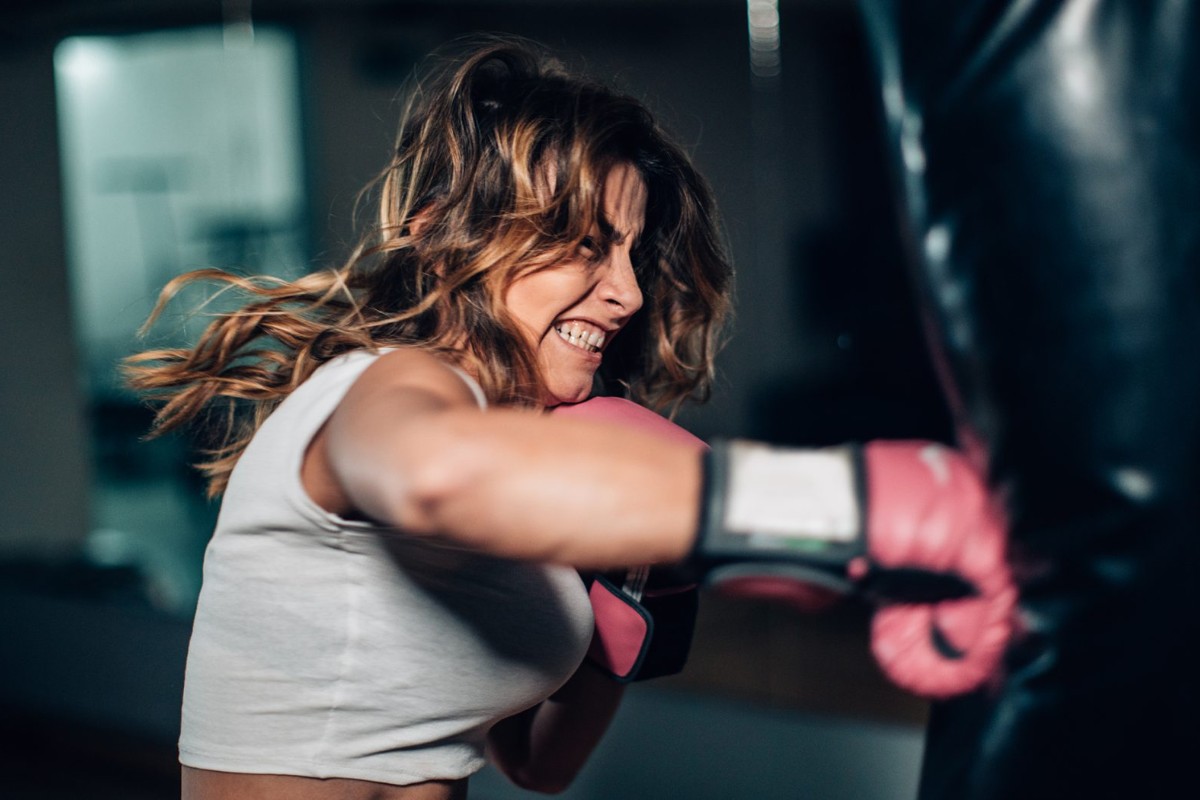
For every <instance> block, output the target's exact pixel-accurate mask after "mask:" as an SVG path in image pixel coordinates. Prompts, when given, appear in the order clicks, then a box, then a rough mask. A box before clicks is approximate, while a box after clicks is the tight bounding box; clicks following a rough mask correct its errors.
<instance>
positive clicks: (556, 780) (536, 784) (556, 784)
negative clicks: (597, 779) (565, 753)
mask: <svg viewBox="0 0 1200 800" xmlns="http://www.w3.org/2000/svg"><path fill="white" fill-rule="evenodd" d="M505 774H506V776H507V777H508V779H509V780H510V781H512V783H513V785H514V786H516V787H517V788H518V789H524V790H525V791H527V792H537V793H538V794H562V793H563V792H565V791H566V790H567V789H568V788H569V787H570V786H571V783H572V782H574V780H575V775H576V773H575V772H571V773H570V774H566V773H564V772H562V771H560V770H555V771H553V772H544V771H539V770H530V769H522V770H514V771H512V772H507V773H505Z"/></svg>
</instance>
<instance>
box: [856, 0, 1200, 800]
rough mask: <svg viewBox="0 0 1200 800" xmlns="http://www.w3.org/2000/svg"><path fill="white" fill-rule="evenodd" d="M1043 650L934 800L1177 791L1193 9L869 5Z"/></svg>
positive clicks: (1191, 486)
mask: <svg viewBox="0 0 1200 800" xmlns="http://www.w3.org/2000/svg"><path fill="white" fill-rule="evenodd" d="M860 7H861V10H862V11H863V17H864V21H865V23H866V25H867V29H868V36H869V37H870V39H871V46H872V49H873V53H874V55H875V58H876V66H877V68H878V70H879V75H880V78H881V82H880V89H881V98H882V102H883V105H884V111H885V114H886V117H887V124H888V133H889V146H890V147H891V148H892V149H893V151H894V152H893V155H894V162H895V165H896V175H897V177H898V178H899V184H898V185H899V186H900V187H901V191H902V193H903V205H904V207H905V212H906V214H905V216H906V220H905V222H906V227H907V232H908V236H909V244H910V246H911V251H912V252H911V256H912V259H911V260H912V264H913V266H914V274H915V277H916V279H917V281H918V284H919V287H920V294H921V296H922V299H923V301H924V312H925V315H926V319H927V323H928V328H929V331H930V334H931V340H932V344H933V347H934V350H935V351H936V353H937V356H936V358H937V360H938V366H939V368H940V371H941V375H942V378H943V382H944V384H945V388H946V390H947V393H948V396H949V399H950V403H951V406H952V413H953V414H954V415H955V420H956V426H957V429H958V435H959V439H960V443H961V444H962V445H963V446H964V447H965V448H966V449H967V451H968V452H969V453H970V454H971V455H972V456H973V457H974V458H976V459H978V460H979V462H980V465H981V466H983V467H984V468H986V470H987V472H988V475H989V477H990V480H991V482H992V485H993V487H994V490H995V491H996V492H998V493H1000V494H1001V496H1002V497H1003V499H1004V501H1005V503H1006V507H1007V509H1008V512H1009V516H1010V522H1011V544H1010V561H1011V562H1012V563H1013V566H1014V571H1015V573H1016V576H1017V579H1018V582H1019V585H1020V589H1021V601H1020V624H1021V625H1022V626H1023V629H1024V631H1023V634H1022V635H1021V638H1020V639H1019V640H1018V641H1017V642H1015V643H1014V644H1013V645H1012V646H1011V647H1010V650H1009V653H1008V656H1007V659H1006V674H1005V676H1004V679H1003V681H1002V682H1001V683H1000V684H999V685H998V686H996V687H993V688H991V689H989V690H987V691H983V692H979V693H977V694H975V695H972V696H969V697H966V698H962V699H959V700H955V701H950V702H947V703H943V704H939V705H937V706H935V708H934V709H933V712H932V715H931V721H930V726H929V730H928V739H927V746H926V752H925V763H924V766H923V773H922V785H921V798H922V800H948V799H949V798H954V800H979V799H980V798H989V799H992V798H1020V800H1033V799H1036V798H1087V799H1088V800H1091V799H1093V798H1102V797H1121V798H1134V797H1137V798H1158V797H1170V796H1174V795H1175V793H1176V792H1177V791H1183V792H1185V793H1187V792H1189V791H1190V790H1187V789H1186V788H1185V787H1187V786H1188V785H1192V784H1194V769H1193V766H1192V762H1193V759H1194V758H1195V752H1196V746H1197V744H1200V734H1198V733H1197V731H1198V730H1200V718H1198V714H1200V708H1198V704H1197V687H1196V685H1197V682H1198V681H1200V678H1198V672H1200V670H1198V668H1197V661H1196V655H1195V650H1197V649H1198V648H1197V645H1198V644H1200V628H1198V625H1197V619H1198V618H1200V603H1198V602H1197V591H1198V590H1197V587H1200V580H1198V579H1197V577H1196V571H1197V567H1198V566H1200V559H1198V555H1200V548H1198V547H1197V543H1198V541H1200V503H1198V500H1197V498H1200V358H1198V357H1197V355H1196V354H1197V353H1198V352H1200V124H1198V123H1200V25H1198V9H1197V4H1195V3H1192V2H1187V1H1186V0H1056V1H1054V2H1050V1H1049V0H1011V1H1008V2H1002V1H999V0H954V2H946V0H861V4H860Z"/></svg>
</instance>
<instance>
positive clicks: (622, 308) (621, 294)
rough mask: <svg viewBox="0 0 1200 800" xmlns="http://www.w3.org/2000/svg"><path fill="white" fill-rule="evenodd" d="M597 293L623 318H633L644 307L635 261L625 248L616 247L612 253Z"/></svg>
mask: <svg viewBox="0 0 1200 800" xmlns="http://www.w3.org/2000/svg"><path fill="white" fill-rule="evenodd" d="M597 291H598V292H599V294H600V297H601V298H602V299H603V300H604V302H605V303H607V304H609V305H610V306H611V307H612V309H613V311H616V312H617V313H620V314H621V315H622V316H625V317H630V316H633V314H634V313H635V312H636V311H637V310H638V309H639V308H641V307H642V289H641V287H640V286H638V281H637V274H636V273H635V272H634V271H633V261H632V260H631V259H630V257H629V253H628V252H627V251H626V250H624V249H623V248H619V247H614V248H613V249H612V250H611V251H610V255H609V259H608V264H607V265H606V268H605V270H604V273H603V275H602V276H601V278H600V283H599V285H598V286H597Z"/></svg>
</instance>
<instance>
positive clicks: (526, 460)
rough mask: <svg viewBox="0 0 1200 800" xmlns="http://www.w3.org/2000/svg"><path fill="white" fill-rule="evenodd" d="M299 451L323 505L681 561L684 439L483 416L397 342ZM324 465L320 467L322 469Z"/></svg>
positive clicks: (480, 540)
mask: <svg viewBox="0 0 1200 800" xmlns="http://www.w3.org/2000/svg"><path fill="white" fill-rule="evenodd" d="M312 450H313V451H314V452H311V453H310V456H309V458H308V459H307V462H308V463H312V464H314V465H316V467H317V469H315V472H320V473H322V474H324V475H325V476H326V482H327V483H329V484H331V485H332V489H333V492H332V494H334V495H336V497H335V499H334V500H333V501H332V502H331V504H332V505H341V506H343V507H342V508H331V509H329V510H334V511H338V512H346V511H349V512H350V513H359V514H362V515H364V516H367V517H370V518H372V519H375V520H377V521H379V522H382V523H385V524H389V525H395V526H397V527H400V528H403V529H404V530H405V531H406V532H408V533H412V534H415V535H422V534H425V535H450V536H452V537H453V538H454V539H455V540H457V541H458V542H460V543H462V544H465V545H467V546H475V547H479V548H480V549H482V550H486V551H488V552H491V553H493V554H496V555H500V556H505V557H509V558H519V559H531V560H539V561H551V562H557V563H563V564H570V565H572V566H577V567H585V568H611V567H619V566H623V565H627V564H631V563H660V562H672V561H678V560H680V559H682V558H684V557H685V556H686V555H687V553H688V551H689V548H690V547H691V544H692V541H693V539H694V537H695V531H696V526H697V516H698V509H699V507H700V483H701V478H700V473H701V464H700V458H699V456H698V454H697V452H696V450H695V448H693V447H688V446H685V445H682V444H675V443H664V442H663V441H661V440H660V439H657V438H654V437H649V436H646V435H644V434H643V433H641V432H639V431H635V430H618V429H614V428H613V427H612V426H609V425H601V424H594V423H591V422H587V421H581V420H575V419H557V418H551V417H547V416H546V415H544V414H538V413H533V412H528V411H521V410H511V409H492V410H489V411H487V412H486V413H484V412H481V411H480V410H479V409H478V408H477V407H476V406H475V404H474V401H473V400H472V399H471V396H470V394H469V392H467V390H466V388H465V386H463V384H462V381H461V380H459V379H458V378H457V376H455V375H454V374H453V373H452V372H450V371H449V370H447V369H446V368H445V367H444V366H443V365H441V364H440V363H438V362H437V361H436V360H435V359H433V358H432V357H431V356H429V355H427V354H425V353H421V352H419V351H415V350H412V351H396V352H393V353H389V354H387V355H385V356H383V357H381V358H380V359H379V360H378V361H377V362H376V363H375V364H373V365H372V366H371V367H370V368H368V369H367V371H366V372H365V373H364V374H363V375H362V377H360V378H359V379H358V380H357V381H356V382H355V384H354V386H353V387H351V389H350V391H349V392H348V393H347V395H346V397H345V398H344V399H343V400H342V402H341V403H340V405H339V406H338V409H337V410H336V411H335V412H334V414H333V416H332V417H331V418H330V420H329V423H328V424H327V425H326V428H325V429H324V430H323V431H322V433H321V435H320V436H319V437H318V439H317V440H316V441H315V442H314V444H313V448H312ZM322 464H323V466H322Z"/></svg>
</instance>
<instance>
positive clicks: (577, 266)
mask: <svg viewBox="0 0 1200 800" xmlns="http://www.w3.org/2000/svg"><path fill="white" fill-rule="evenodd" d="M604 213H605V217H606V218H607V220H608V221H609V222H610V223H611V224H612V226H613V229H614V237H613V241H612V244H611V246H610V247H609V248H608V251H607V252H601V251H602V249H603V248H601V247H599V246H597V247H596V248H595V249H588V248H586V247H585V248H581V249H580V251H579V252H578V253H577V254H576V255H575V256H574V257H572V258H570V259H568V260H565V261H562V262H561V263H559V264H556V265H554V266H551V267H547V268H545V269H541V270H537V271H535V272H531V273H529V274H527V275H522V276H521V277H519V278H517V279H516V280H515V281H513V283H512V284H511V285H510V286H509V287H508V290H507V291H506V292H505V295H504V302H505V305H506V306H507V307H508V310H509V313H511V314H512V315H513V317H514V319H515V320H516V321H517V323H518V324H519V325H520V326H521V327H522V328H523V329H524V332H525V334H526V336H528V337H529V339H530V341H531V342H532V343H533V344H534V346H535V347H536V348H537V361H538V366H539V367H540V369H541V372H542V377H543V379H544V381H545V392H546V395H547V396H546V397H544V398H543V399H542V400H543V403H544V404H545V405H546V406H547V407H549V406H555V405H559V404H560V403H578V402H580V401H582V400H586V399H587V398H588V395H590V394H591V391H592V377H593V376H594V375H595V374H596V370H597V369H599V367H600V362H601V360H602V359H603V358H604V351H605V349H606V348H607V347H608V345H609V343H610V342H612V339H613V337H614V336H616V334H617V332H618V331H620V330H621V329H622V328H623V327H625V324H626V323H628V322H629V319H630V318H631V317H632V316H633V315H634V313H635V312H637V310H638V309H639V308H641V307H642V292H641V289H639V288H638V284H637V278H636V276H635V275H634V271H633V261H632V259H631V256H632V253H633V245H634V243H635V242H636V241H637V239H638V237H639V236H641V234H642V227H643V226H644V225H645V220H646V185H645V183H644V182H643V181H642V178H641V176H640V175H639V174H638V172H637V169H635V168H634V167H633V166H632V165H630V164H618V165H617V166H615V167H613V168H612V170H610V171H609V173H608V177H607V178H606V179H605V183H604ZM600 236H601V234H600V232H599V231H596V233H595V234H594V237H595V239H597V240H599V238H600Z"/></svg>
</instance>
